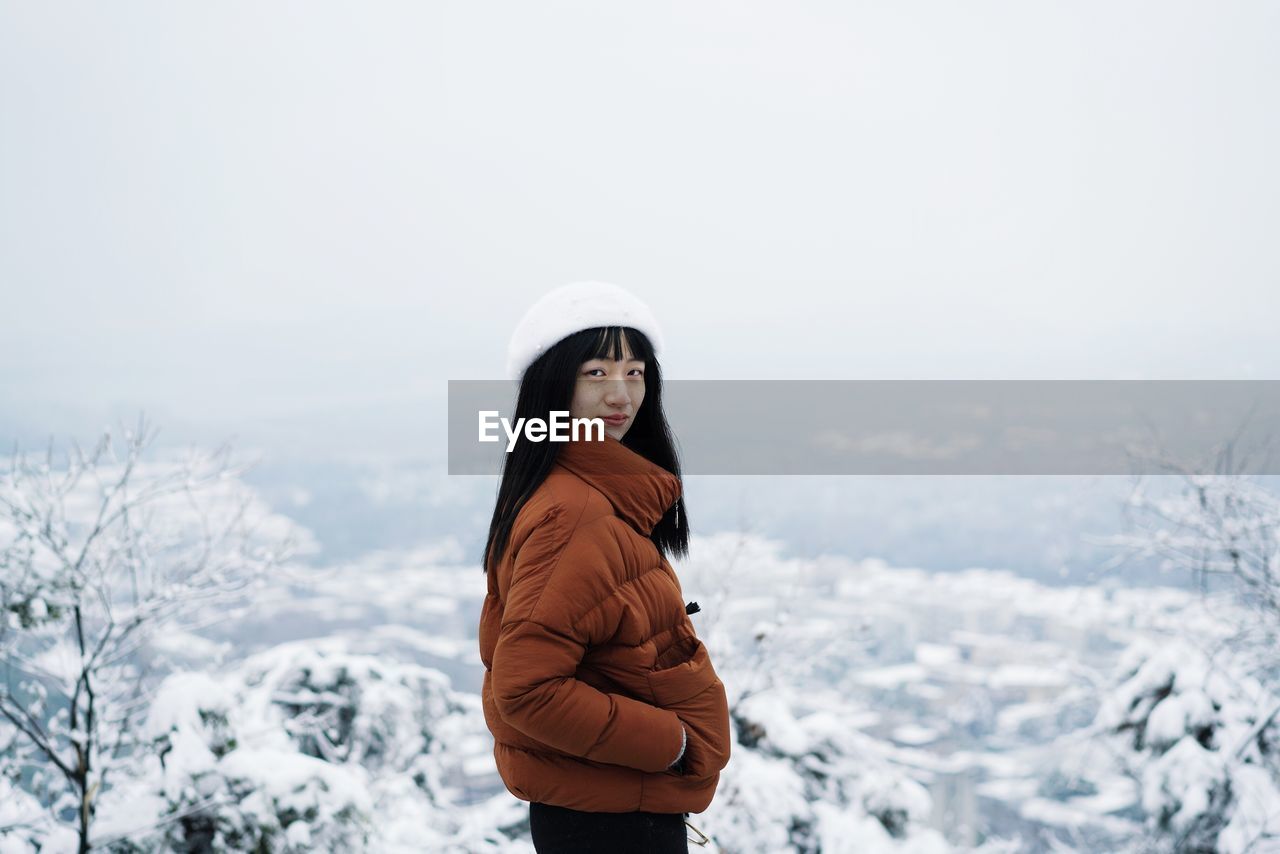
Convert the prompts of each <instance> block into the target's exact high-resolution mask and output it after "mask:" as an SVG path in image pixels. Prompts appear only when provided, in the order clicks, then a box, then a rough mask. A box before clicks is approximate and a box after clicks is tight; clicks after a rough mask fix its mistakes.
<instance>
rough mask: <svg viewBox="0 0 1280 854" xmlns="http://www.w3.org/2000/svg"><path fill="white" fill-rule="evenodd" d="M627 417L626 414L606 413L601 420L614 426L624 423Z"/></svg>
mask: <svg viewBox="0 0 1280 854" xmlns="http://www.w3.org/2000/svg"><path fill="white" fill-rule="evenodd" d="M627 418H628V416H626V415H606V416H604V417H603V418H602V419H601V420H602V421H604V423H606V424H612V425H613V426H614V427H617V426H619V425H621V424H623V423H625V422H626V420H627Z"/></svg>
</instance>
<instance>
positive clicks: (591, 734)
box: [489, 524, 684, 772]
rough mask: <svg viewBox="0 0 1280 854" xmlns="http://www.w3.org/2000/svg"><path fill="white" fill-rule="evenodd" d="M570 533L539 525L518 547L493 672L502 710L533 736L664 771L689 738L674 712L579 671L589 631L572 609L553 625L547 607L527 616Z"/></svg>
mask: <svg viewBox="0 0 1280 854" xmlns="http://www.w3.org/2000/svg"><path fill="white" fill-rule="evenodd" d="M564 535H565V534H564V531H563V529H561V528H558V527H557V526H555V525H546V524H544V525H540V526H539V528H538V529H537V530H535V531H534V532H533V533H532V534H530V537H529V540H528V541H526V542H525V543H524V545H523V546H522V548H521V550H520V551H519V552H517V554H516V560H515V568H514V571H513V573H512V581H511V587H510V589H509V590H508V592H507V603H508V607H507V608H506V609H504V615H503V623H502V627H501V629H500V630H499V634H498V640H497V644H496V646H495V647H494V652H493V666H492V668H491V671H490V674H489V676H490V680H491V682H490V684H491V686H492V689H493V700H494V704H495V706H496V708H497V710H498V714H500V715H501V716H502V719H503V720H504V721H506V722H507V723H509V724H510V725H511V726H513V727H515V728H516V729H518V730H520V731H521V732H523V733H524V734H525V735H527V736H529V737H530V738H533V739H535V740H537V741H540V742H542V743H543V744H546V745H550V746H551V747H554V748H556V749H557V750H561V751H564V752H565V753H568V754H570V755H573V756H581V757H583V758H584V759H589V760H591V761H593V762H603V763H608V764H612V765H624V766H627V767H629V768H635V769H638V770H640V771H646V772H658V771H663V770H665V769H666V768H667V767H668V765H669V763H670V762H671V757H672V756H674V755H675V754H676V752H677V751H679V750H680V749H681V743H682V740H683V738H684V725H683V724H682V723H681V721H680V719H679V717H678V716H677V715H676V714H675V712H672V711H669V710H667V709H660V708H658V707H656V706H653V705H650V704H649V703H645V702H642V701H640V700H637V699H634V698H632V697H628V696H625V695H622V694H615V693H604V692H602V691H599V690H598V689H596V688H594V687H592V686H591V685H588V684H587V683H585V682H582V681H579V680H578V679H576V678H575V673H576V672H577V669H578V665H579V663H580V662H581V661H582V658H583V656H584V655H585V654H586V651H587V644H588V640H589V638H587V637H585V636H584V632H583V630H581V629H579V628H578V623H577V621H575V620H573V619H571V618H572V616H573V615H571V614H564V615H563V619H560V618H557V619H556V620H555V625H554V626H549V625H546V624H545V623H546V622H547V617H546V613H547V612H546V611H545V609H544V611H543V612H541V613H540V614H539V616H542V620H535V619H530V618H526V617H523V616H522V615H523V614H524V613H529V614H531V615H532V614H533V613H534V611H533V609H532V608H525V607H521V606H522V605H523V604H524V603H527V602H530V601H531V602H533V603H537V601H538V600H539V599H541V598H542V596H543V594H545V593H546V592H547V589H546V585H547V584H548V582H549V581H551V580H552V579H551V576H553V575H554V574H555V573H554V571H555V568H556V564H557V562H558V561H559V560H561V559H562V558H564V549H565V547H566V543H565V541H564V540H563V537H564ZM557 538H560V539H559V541H557ZM569 559H573V558H569ZM561 577H562V578H563V577H572V574H571V573H566V574H565V575H564V576H561ZM511 606H515V607H514V608H513V607H511ZM508 611H515V614H514V615H509V614H508V613H507V612H508ZM606 631H607V629H606Z"/></svg>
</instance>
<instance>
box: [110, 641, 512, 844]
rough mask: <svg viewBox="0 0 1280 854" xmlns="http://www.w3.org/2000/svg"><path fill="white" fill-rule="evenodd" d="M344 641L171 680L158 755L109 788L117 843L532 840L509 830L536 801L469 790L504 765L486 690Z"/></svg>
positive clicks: (153, 716)
mask: <svg viewBox="0 0 1280 854" xmlns="http://www.w3.org/2000/svg"><path fill="white" fill-rule="evenodd" d="M348 647H349V642H348V639H346V638H343V637H341V636H331V637H327V638H322V639H314V640H306V641H293V642H289V643H285V644H280V645H278V646H275V647H271V648H269V649H267V650H264V651H262V652H259V653H257V654H255V655H252V656H250V657H249V658H247V659H245V660H244V661H242V662H238V663H236V664H234V665H233V666H231V667H230V668H228V669H227V670H226V671H225V672H223V673H221V674H218V675H214V674H210V673H195V672H191V673H175V674H173V675H172V676H170V677H169V678H168V679H166V680H165V682H164V683H163V684H162V685H161V687H160V690H159V691H158V692H157V696H156V699H155V701H154V702H153V704H152V707H151V711H150V713H149V715H148V717H147V719H146V722H145V726H144V727H143V731H144V733H145V734H146V737H147V738H148V739H150V741H151V742H152V744H153V747H154V749H153V750H152V751H151V754H150V757H149V759H148V761H147V762H146V763H145V765H143V766H141V767H140V768H139V769H138V773H136V774H135V775H133V776H132V777H131V778H129V780H128V781H127V782H123V783H121V784H120V785H117V786H116V787H115V788H114V789H113V790H112V791H111V792H110V793H109V794H108V795H107V796H106V797H105V799H104V800H103V811H104V813H105V814H109V815H110V816H111V817H110V818H109V819H103V820H101V821H100V824H101V825H103V828H102V834H101V838H102V840H103V841H104V842H105V843H106V844H107V848H108V850H111V851H114V852H119V853H120V854H125V852H130V854H142V852H146V854H159V853H160V852H166V851H207V852H233V851H245V850H251V851H259V850H262V851H276V852H282V854H303V852H309V851H378V852H393V851H404V852H410V851H441V852H485V851H491V852H500V851H513V850H515V851H519V850H524V849H522V848H520V846H519V845H518V844H517V845H512V844H511V843H512V840H511V837H513V836H517V835H522V834H527V829H526V828H524V827H523V826H522V823H523V822H524V821H525V819H526V817H527V813H526V811H525V810H521V809H520V808H519V807H518V806H517V803H516V802H515V801H514V799H512V798H511V797H510V796H509V795H506V794H505V793H503V795H502V796H501V797H500V798H481V799H477V798H474V797H472V793H471V792H469V791H468V781H469V774H470V769H471V768H472V767H474V766H475V765H476V764H477V760H487V762H488V763H489V764H491V763H492V743H491V742H490V741H489V740H488V739H487V738H486V737H485V736H486V735H487V730H486V728H485V723H484V714H483V711H482V710H481V707H480V703H479V698H478V697H476V696H475V695H471V694H465V693H461V692H455V691H453V690H452V689H451V687H450V683H449V679H448V678H447V677H446V676H445V675H444V674H442V673H440V672H439V671H437V670H434V669H432V668H429V667H422V666H420V665H417V664H412V663H407V662H402V661H397V660H395V659H394V658H392V657H389V656H373V655H364V654H356V653H353V652H351V651H350V650H349V649H348Z"/></svg>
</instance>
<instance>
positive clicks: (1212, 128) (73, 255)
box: [0, 0, 1280, 434]
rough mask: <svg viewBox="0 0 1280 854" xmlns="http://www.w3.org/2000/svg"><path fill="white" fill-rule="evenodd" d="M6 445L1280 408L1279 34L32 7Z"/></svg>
mask: <svg viewBox="0 0 1280 854" xmlns="http://www.w3.org/2000/svg"><path fill="white" fill-rule="evenodd" d="M0 10H2V11H0V122H2V130H0V288H3V293H2V296H3V302H2V303H0V305H3V315H4V320H5V323H4V325H3V327H2V330H3V331H2V332H0V434H3V433H7V432H9V431H8V430H6V429H4V428H5V426H6V425H14V424H18V425H30V424H35V425H37V426H41V425H43V424H45V423H54V422H55V421H56V416H55V415H54V414H53V413H55V412H62V413H70V412H75V413H82V414H83V415H84V417H86V418H88V419H89V420H90V423H97V422H98V421H100V420H101V418H102V414H103V413H105V412H106V411H107V410H108V409H110V408H112V407H124V409H125V411H128V410H129V409H130V408H137V407H145V408H147V409H148V410H149V411H152V412H157V413H160V415H161V417H162V418H166V417H167V418H170V419H174V420H179V419H181V420H190V421H193V422H200V423H206V424H211V423H229V424H239V423H244V422H245V420H246V419H251V418H254V417H266V416H270V415H283V414H293V415H300V414H303V413H306V412H310V411H313V410H319V409H328V410H339V411H346V410H349V409H350V408H351V407H353V406H360V405H364V404H372V403H373V402H376V401H382V402H387V401H392V402H399V403H405V404H410V405H412V404H413V403H415V402H416V403H418V404H421V403H423V402H424V401H428V400H436V399H437V398H436V397H435V396H437V395H443V392H444V382H445V380H447V379H486V378H488V379H500V378H502V375H503V373H502V366H503V363H504V354H505V347H506V341H507V337H508V335H509V333H510V331H511V329H512V327H513V326H514V324H515V322H516V320H517V319H518V318H519V316H520V314H521V313H522V312H523V310H524V309H525V307H526V306H527V305H528V303H529V302H530V301H532V300H533V299H534V298H536V296H538V295H539V294H541V293H542V292H543V291H545V290H546V289H548V288H550V287H552V286H554V285H557V284H561V283H563V282H565V281H570V280H572V279H580V278H597V279H606V280H611V281H616V282H618V283H620V284H623V285H625V286H626V287H629V288H631V289H632V290H634V291H636V292H637V293H638V294H640V295H641V296H642V297H643V298H644V299H646V300H647V301H649V302H650V304H651V305H652V307H653V309H654V311H655V313H656V314H657V315H658V317H659V320H660V321H661V322H662V323H663V326H664V329H665V331H666V336H667V338H668V344H669V349H668V351H667V353H666V354H665V359H664V365H665V367H666V370H667V375H668V376H669V377H672V378H676V377H679V378H726V379H727V378H739V379H747V378H767V379H780V378H806V379H817V378H850V379H853V378H934V379H942V378H1037V377H1042V378H1111V379H1118V378H1164V379H1174V378H1188V379H1207V378H1240V379H1249V378H1252V379H1280V339H1278V338H1277V335H1276V320H1277V318H1278V317H1280V241H1277V240H1276V235H1277V234H1278V233H1280V164H1278V162H1277V158H1276V157H1275V152H1276V151H1280V97H1277V96H1280V4H1276V3H1273V2H1256V3H1239V2H1226V3H1212V4H1210V3H1200V2H1197V3H1187V2H1164V1H1163V0H1162V2H1142V3H1138V2H1131V3H1102V2H1077V0H1072V2H1060V3H1058V2H1055V3H1044V2H1008V3H974V2H968V3H963V4H960V3H950V2H929V3H923V2H900V1H899V0H894V2H882V3H874V4H865V3H860V4H851V3H836V2H830V3H816V2H814V3H785V4H784V3H739V2H734V3H727V2H725V3H710V2H702V3H692V4H688V3H670V4H667V3H646V4H613V3H597V2H582V3H545V2H540V3H532V4H531V3H513V2H505V3H483V4H481V3H461V2H458V3H438V2H433V3H404V4H393V3H374V4H368V3H350V4H343V5H335V4H332V3H318V2H305V3H303V2H296V3H280V2H273V3H256V2H255V3H248V2H245V3H217V4H213V3H209V4H174V3H160V2H155V3H128V4H123V3H113V4H100V3H75V4H72V3H25V2H4V3H0Z"/></svg>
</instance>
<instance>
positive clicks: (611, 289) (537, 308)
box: [507, 282, 662, 381]
mask: <svg viewBox="0 0 1280 854" xmlns="http://www.w3.org/2000/svg"><path fill="white" fill-rule="evenodd" d="M594 326H630V327H632V328H634V329H638V330H640V331H641V332H643V333H644V334H645V337H647V338H648V339H649V343H651V344H652V345H653V349H654V355H655V356H656V355H659V354H660V353H661V351H662V330H660V329H659V328H658V321H657V320H655V319H654V317H653V312H651V311H649V307H648V306H647V305H645V304H644V303H642V302H641V301H640V300H639V299H637V298H636V296H635V295H634V294H632V293H631V292H630V291H628V290H626V289H625V288H621V287H618V286H617V285H613V284H610V283H609V282H571V283H569V284H567V285H561V286H560V287H558V288H555V289H553V290H551V291H550V292H548V293H547V294H546V295H545V296H543V297H542V299H540V300H538V301H537V302H535V303H534V304H533V305H532V306H530V307H529V310H528V311H526V312H525V313H524V317H522V318H520V322H519V323H518V324H516V330H515V332H513V333H512V334H511V341H510V343H509V344H508V345H507V376H508V377H510V378H511V379H513V380H516V381H519V380H520V378H521V377H522V376H523V375H524V372H525V369H526V368H528V367H529V365H531V364H533V363H534V362H535V361H536V360H537V359H538V357H539V356H541V355H542V354H543V353H545V352H546V351H547V350H548V349H550V348H551V347H553V346H554V345H556V344H557V343H559V342H560V341H561V340H562V339H564V338H567V337H569V336H570V335H572V334H573V333H575V332H581V331H582V330H583V329H590V328H592V327H594Z"/></svg>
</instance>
